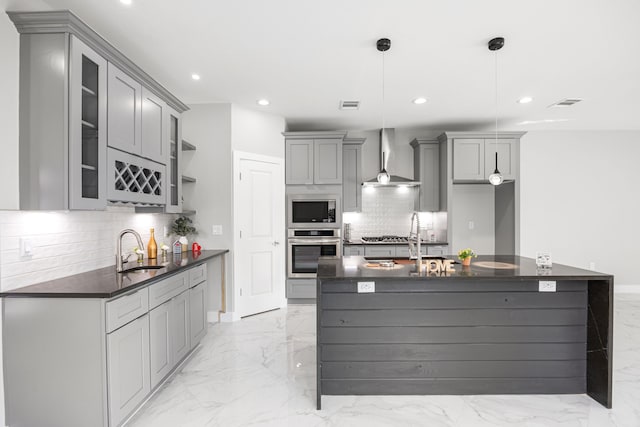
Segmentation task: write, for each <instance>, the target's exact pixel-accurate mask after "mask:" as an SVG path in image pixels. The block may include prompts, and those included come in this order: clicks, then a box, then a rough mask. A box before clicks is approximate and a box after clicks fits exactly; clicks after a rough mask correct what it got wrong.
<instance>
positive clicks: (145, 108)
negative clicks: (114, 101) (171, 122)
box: [140, 87, 167, 164]
mask: <svg viewBox="0 0 640 427" xmlns="http://www.w3.org/2000/svg"><path fill="white" fill-rule="evenodd" d="M166 108H167V104H166V103H165V102H164V101H163V100H162V99H160V97H158V96H156V95H154V94H153V93H152V92H151V91H150V90H149V89H147V88H145V87H143V88H142V119H141V127H142V146H141V147H140V149H141V152H140V154H141V156H142V157H145V158H147V159H151V160H153V161H155V162H158V163H162V164H166V162H167V147H166V135H165V132H166V131H167V129H166V124H165V120H167V114H166Z"/></svg>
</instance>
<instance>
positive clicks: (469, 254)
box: [458, 248, 478, 267]
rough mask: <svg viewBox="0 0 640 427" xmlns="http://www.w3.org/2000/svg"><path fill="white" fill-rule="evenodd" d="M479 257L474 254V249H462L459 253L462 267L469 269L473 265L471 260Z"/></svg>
mask: <svg viewBox="0 0 640 427" xmlns="http://www.w3.org/2000/svg"><path fill="white" fill-rule="evenodd" d="M477 256H478V255H477V254H476V253H475V252H473V249H471V248H465V249H460V250H459V251H458V259H460V261H462V265H463V266H464V267H468V266H470V265H471V258H475V257H477Z"/></svg>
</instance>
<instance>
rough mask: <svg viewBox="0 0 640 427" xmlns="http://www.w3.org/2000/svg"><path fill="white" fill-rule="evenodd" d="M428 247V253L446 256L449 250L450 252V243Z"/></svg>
mask: <svg viewBox="0 0 640 427" xmlns="http://www.w3.org/2000/svg"><path fill="white" fill-rule="evenodd" d="M426 248H427V255H437V256H444V255H448V252H449V246H448V245H429V246H427V247H426Z"/></svg>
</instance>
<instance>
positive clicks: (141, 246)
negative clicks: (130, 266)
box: [116, 228, 144, 273]
mask: <svg viewBox="0 0 640 427" xmlns="http://www.w3.org/2000/svg"><path fill="white" fill-rule="evenodd" d="M127 233H131V234H133V235H134V236H135V237H136V239H137V240H138V248H139V249H140V250H141V251H144V244H143V243H142V238H141V237H140V234H138V232H137V231H135V230H132V229H131V228H125V229H124V230H122V231H121V232H120V234H119V235H118V239H117V240H116V271H117V272H118V273H119V272H121V271H122V264H124V263H125V262H127V261H128V260H129V256H130V255H131V253H128V254H127V259H126V260H123V258H122V237H123V236H124V235H125V234H127Z"/></svg>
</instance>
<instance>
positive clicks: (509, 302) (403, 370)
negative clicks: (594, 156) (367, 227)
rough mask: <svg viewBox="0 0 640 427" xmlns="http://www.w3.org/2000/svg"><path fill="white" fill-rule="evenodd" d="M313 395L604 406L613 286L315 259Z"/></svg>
mask: <svg viewBox="0 0 640 427" xmlns="http://www.w3.org/2000/svg"><path fill="white" fill-rule="evenodd" d="M317 281H318V286H317V307H318V308H317V364H318V370H317V407H318V409H320V407H321V398H322V395H323V394H325V395H364V394H379V395H394V394H400V395H429V394H457V395H464V394H581V393H587V394H588V395H589V396H591V397H592V398H593V399H595V400H596V401H598V402H599V403H601V404H602V405H604V406H606V407H607V408H611V405H612V389H611V384H612V338H613V276H611V275H606V274H601V273H596V272H593V271H589V270H583V269H578V268H574V267H570V266H566V265H560V264H554V265H553V267H552V268H551V269H538V268H537V267H536V264H535V260H533V259H530V258H525V257H519V256H497V255H496V256H479V257H478V258H475V259H474V260H473V262H472V265H471V266H470V267H463V266H462V265H460V264H455V265H454V267H453V271H450V272H437V273H425V272H422V273H417V269H416V266H415V264H410V263H398V264H395V265H394V266H393V267H380V266H378V265H377V264H375V263H373V262H372V261H370V260H367V259H365V258H363V257H358V256H351V257H343V258H340V259H325V258H320V262H319V266H318V279H317Z"/></svg>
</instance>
